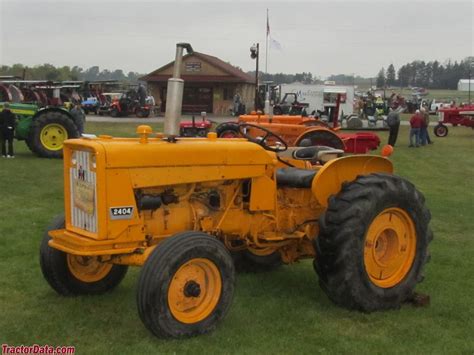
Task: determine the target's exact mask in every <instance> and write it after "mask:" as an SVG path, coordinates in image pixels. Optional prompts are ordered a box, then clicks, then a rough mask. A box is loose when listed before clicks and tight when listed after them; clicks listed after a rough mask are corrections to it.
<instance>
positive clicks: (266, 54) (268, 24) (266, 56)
mask: <svg viewBox="0 0 474 355" xmlns="http://www.w3.org/2000/svg"><path fill="white" fill-rule="evenodd" d="M269 34H270V23H269V21H268V9H267V35H266V37H265V74H268V35H269Z"/></svg>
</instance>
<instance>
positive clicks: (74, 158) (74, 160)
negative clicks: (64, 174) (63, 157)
mask: <svg viewBox="0 0 474 355" xmlns="http://www.w3.org/2000/svg"><path fill="white" fill-rule="evenodd" d="M76 164H77V153H76V151H74V152H72V155H71V165H76Z"/></svg>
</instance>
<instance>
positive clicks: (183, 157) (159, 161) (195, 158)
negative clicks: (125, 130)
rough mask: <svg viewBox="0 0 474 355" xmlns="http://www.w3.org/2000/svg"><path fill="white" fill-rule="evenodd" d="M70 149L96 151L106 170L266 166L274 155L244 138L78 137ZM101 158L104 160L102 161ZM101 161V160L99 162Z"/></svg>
mask: <svg viewBox="0 0 474 355" xmlns="http://www.w3.org/2000/svg"><path fill="white" fill-rule="evenodd" d="M65 148H68V149H70V150H89V151H94V152H96V155H97V158H99V156H103V157H104V158H105V167H106V168H109V169H110V168H137V167H166V166H174V167H177V166H196V165H199V166H205V165H208V166H209V165H210V166H212V165H214V166H215V165H217V166H222V165H267V164H273V163H274V157H275V155H274V153H271V152H267V151H266V150H264V149H263V148H262V147H260V146H259V145H257V144H255V143H251V142H248V141H247V140H245V139H239V138H237V139H228V138H223V139H218V138H215V137H212V138H177V139H176V140H175V141H174V142H168V141H166V140H164V139H162V138H148V139H146V141H143V140H142V139H140V138H113V137H104V136H102V137H98V138H81V139H70V140H67V141H65ZM102 159H103V158H102ZM102 159H100V160H102Z"/></svg>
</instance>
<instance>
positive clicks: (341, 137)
mask: <svg viewBox="0 0 474 355" xmlns="http://www.w3.org/2000/svg"><path fill="white" fill-rule="evenodd" d="M239 127H241V128H239ZM242 128H243V129H245V131H246V133H247V134H248V135H250V136H252V137H253V138H257V137H259V136H260V134H261V133H262V128H263V129H266V130H270V131H272V132H273V133H275V134H276V135H278V136H279V137H281V138H283V140H285V142H287V143H288V145H289V146H292V147H300V146H316V145H323V146H328V147H332V148H336V149H342V150H344V151H345V152H346V153H356V154H365V153H368V152H369V151H371V150H375V149H377V148H378V146H379V145H380V138H379V137H378V136H377V135H376V134H374V133H370V132H357V133H341V132H339V129H340V127H339V126H337V123H336V122H334V124H333V127H330V126H329V125H328V124H326V123H325V122H323V121H320V120H318V119H315V118H311V117H304V116H289V115H281V116H277V115H275V116H269V115H261V114H251V115H242V116H240V117H239V120H238V122H225V123H222V124H220V125H219V126H217V127H216V133H217V135H218V136H219V137H220V138H234V137H239V136H242V132H241V129H242Z"/></svg>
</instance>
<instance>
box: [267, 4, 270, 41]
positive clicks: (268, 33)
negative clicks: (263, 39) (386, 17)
mask: <svg viewBox="0 0 474 355" xmlns="http://www.w3.org/2000/svg"><path fill="white" fill-rule="evenodd" d="M269 35H270V21H269V20H268V9H267V37H268V36H269Z"/></svg>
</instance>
